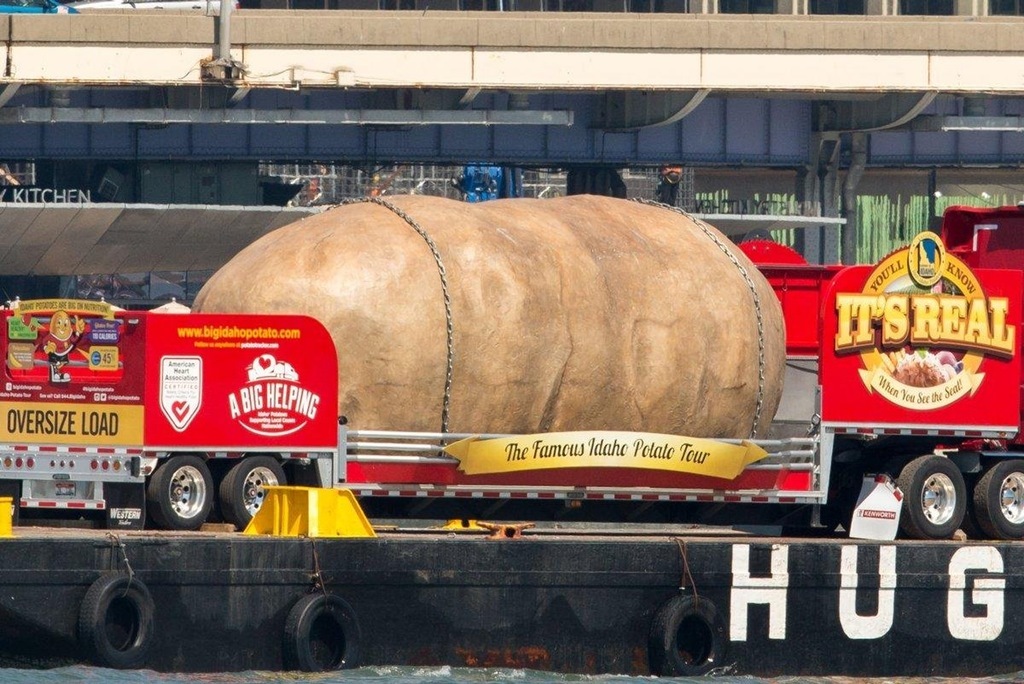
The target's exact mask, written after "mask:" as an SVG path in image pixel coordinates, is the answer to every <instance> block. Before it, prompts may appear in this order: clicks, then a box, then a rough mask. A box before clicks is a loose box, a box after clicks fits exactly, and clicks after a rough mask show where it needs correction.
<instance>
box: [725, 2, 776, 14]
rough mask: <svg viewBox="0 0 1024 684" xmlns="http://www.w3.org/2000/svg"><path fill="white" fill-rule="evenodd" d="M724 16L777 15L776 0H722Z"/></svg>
mask: <svg viewBox="0 0 1024 684" xmlns="http://www.w3.org/2000/svg"><path fill="white" fill-rule="evenodd" d="M718 11H719V12H721V13H722V14H775V0H720V2H719V3H718Z"/></svg>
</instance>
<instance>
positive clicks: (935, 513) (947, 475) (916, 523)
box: [896, 454, 967, 539]
mask: <svg viewBox="0 0 1024 684" xmlns="http://www.w3.org/2000/svg"><path fill="white" fill-rule="evenodd" d="M896 483H897V485H898V486H899V488H900V489H901V490H902V491H903V514H902V515H901V516H900V529H901V530H903V533H904V534H905V535H907V536H908V537H910V538H912V539H949V538H951V537H952V536H953V533H954V532H956V531H957V529H959V527H960V523H961V522H962V521H963V518H964V512H965V510H966V509H967V485H966V484H965V483H964V476H963V474H962V473H961V472H960V469H959V468H957V467H956V464H955V463H953V462H952V461H950V460H949V459H948V458H945V457H944V456H937V455H935V454H928V455H926V456H919V457H918V458H915V459H913V460H912V461H910V462H909V463H907V464H906V465H905V466H903V470H901V471H900V474H899V477H898V478H897V480H896Z"/></svg>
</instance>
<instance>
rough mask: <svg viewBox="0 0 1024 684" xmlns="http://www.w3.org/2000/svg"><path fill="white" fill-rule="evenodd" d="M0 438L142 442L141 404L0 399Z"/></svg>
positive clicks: (49, 441)
mask: <svg viewBox="0 0 1024 684" xmlns="http://www.w3.org/2000/svg"><path fill="white" fill-rule="evenodd" d="M0 416H2V417H3V419H2V422H0V439H6V440H9V441H15V442H26V443H33V444H90V445H105V446H138V445H141V444H142V418H143V408H142V406H116V405H107V404H62V403H45V404H44V403H22V402H7V401H5V402H0Z"/></svg>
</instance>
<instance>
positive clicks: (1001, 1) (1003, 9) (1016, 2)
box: [988, 0, 1024, 17]
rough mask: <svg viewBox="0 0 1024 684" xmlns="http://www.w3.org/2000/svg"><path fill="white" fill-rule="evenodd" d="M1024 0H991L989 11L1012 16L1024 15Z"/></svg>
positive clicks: (994, 13) (993, 13)
mask: <svg viewBox="0 0 1024 684" xmlns="http://www.w3.org/2000/svg"><path fill="white" fill-rule="evenodd" d="M1021 10H1024V0H991V4H990V6H989V10H988V13H989V14H992V15H1003V16H1011V17H1020V16H1024V12H1022V11H1021Z"/></svg>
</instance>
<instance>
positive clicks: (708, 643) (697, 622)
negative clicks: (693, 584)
mask: <svg viewBox="0 0 1024 684" xmlns="http://www.w3.org/2000/svg"><path fill="white" fill-rule="evenodd" d="M725 650H726V638H725V621H724V620H723V619H722V616H721V613H719V612H718V609H717V608H716V607H715V604H714V603H712V602H711V601H709V600H708V599H706V598H697V597H696V596H683V595H679V596H675V597H673V598H671V599H669V600H668V601H667V602H666V603H665V604H664V605H662V606H661V608H659V609H658V612H657V613H655V615H654V620H653V621H652V622H651V632H650V636H649V638H648V642H647V660H648V667H649V668H650V670H651V673H652V674H655V675H657V676H659V677H699V676H701V675H706V674H708V673H710V672H711V670H713V669H714V668H716V667H721V666H722V665H723V664H724V660H725Z"/></svg>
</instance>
